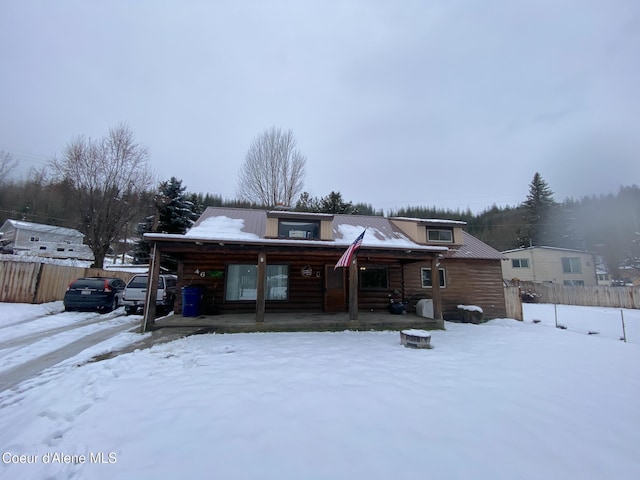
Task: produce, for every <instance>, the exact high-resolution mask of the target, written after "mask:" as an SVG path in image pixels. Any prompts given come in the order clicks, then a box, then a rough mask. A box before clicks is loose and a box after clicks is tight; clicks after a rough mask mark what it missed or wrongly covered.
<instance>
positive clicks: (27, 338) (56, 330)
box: [0, 314, 122, 350]
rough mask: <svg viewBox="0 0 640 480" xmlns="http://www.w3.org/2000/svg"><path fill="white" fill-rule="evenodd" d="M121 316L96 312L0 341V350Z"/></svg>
mask: <svg viewBox="0 0 640 480" xmlns="http://www.w3.org/2000/svg"><path fill="white" fill-rule="evenodd" d="M121 316H122V314H121V315H116V316H108V317H106V318H105V316H104V315H101V314H96V315H95V316H92V317H90V318H87V319H86V320H80V321H79V322H75V323H70V324H67V325H62V326H60V327H55V328H50V329H47V330H42V331H41V332H38V333H28V334H26V335H23V336H21V337H16V338H12V339H10V340H7V341H4V342H0V350H4V349H6V348H13V347H21V346H23V345H28V344H31V343H35V342H37V341H38V340H42V339H43V338H46V337H50V336H53V335H57V334H58V333H63V332H67V331H70V330H75V329H76V328H81V327H86V326H88V325H93V324H97V323H101V322H107V321H110V320H113V319H114V318H117V317H121ZM47 317H49V316H47ZM41 318H44V317H41Z"/></svg>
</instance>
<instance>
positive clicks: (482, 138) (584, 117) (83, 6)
mask: <svg viewBox="0 0 640 480" xmlns="http://www.w3.org/2000/svg"><path fill="white" fill-rule="evenodd" d="M0 68H1V69H2V70H1V72H2V73H1V74H0V150H5V151H8V152H10V153H12V154H13V155H14V156H15V158H17V159H19V160H20V168H21V171H22V172H24V171H26V170H28V168H30V167H42V166H43V165H44V164H45V163H46V162H47V160H48V159H50V158H52V157H53V156H55V155H57V156H60V154H61V153H62V152H63V150H64V147H65V145H66V144H67V143H68V142H69V141H71V140H72V139H74V138H75V137H76V136H78V135H85V136H87V137H91V138H100V137H103V136H105V135H106V134H107V133H108V130H109V127H111V126H114V125H116V124H118V123H119V122H127V123H128V124H129V127H130V128H131V130H132V131H133V132H134V134H135V136H136V139H137V140H138V141H139V142H140V143H141V144H143V145H145V146H147V147H148V148H149V150H150V152H151V164H152V167H153V169H154V170H155V172H156V174H157V176H158V179H159V180H166V179H168V178H170V177H171V176H176V177H178V178H180V179H182V180H183V185H185V186H186V187H187V189H188V190H189V191H193V192H203V193H204V192H209V193H215V194H221V195H222V196H223V197H225V198H234V197H235V192H236V186H237V176H238V172H239V169H240V167H241V165H242V163H243V161H244V157H245V154H246V152H247V150H248V148H249V145H250V144H251V142H252V140H253V139H254V138H255V137H256V136H257V135H259V134H260V133H262V132H263V131H264V130H266V129H268V128H270V127H271V126H277V127H281V128H283V129H285V130H288V129H291V130H292V131H293V132H294V135H295V137H296V139H297V141H298V147H299V149H300V150H301V151H302V153H304V154H305V155H306V157H307V168H306V180H305V190H307V191H308V192H310V193H311V194H312V195H314V196H325V195H327V194H328V193H329V192H331V191H332V190H333V191H339V192H341V193H342V195H343V197H344V198H345V199H346V200H350V201H353V202H365V203H370V204H372V205H373V206H374V207H375V208H378V209H384V210H385V212H386V211H388V209H392V208H399V207H404V206H408V205H413V206H418V205H429V206H437V207H442V208H453V209H456V208H460V209H466V208H467V207H469V208H471V209H472V210H473V211H474V212H477V211H480V210H483V209H484V208H487V207H489V206H491V205H492V204H494V203H495V204H498V205H500V206H502V205H516V204H518V203H520V202H522V201H523V200H524V199H525V197H526V194H527V192H528V186H529V183H530V181H531V179H532V178H533V175H534V173H535V172H536V171H539V172H540V174H541V175H542V177H543V179H545V180H546V181H547V183H548V184H549V186H550V187H551V189H552V190H553V191H554V192H555V194H556V195H555V197H556V200H563V199H564V198H566V197H569V196H573V197H576V198H578V197H581V196H583V195H589V194H599V193H609V192H616V191H617V190H618V188H619V187H620V186H621V185H632V184H640V2H638V0H602V1H600V0H575V1H573V0H536V1H516V0H493V1H491V0H483V1H477V0H430V1H426V0H420V1H409V0H403V1H391V0H389V1H376V0H361V1H358V0H353V1H330V0H319V1H303V0H298V1H274V0H264V1H240V0H238V1H217V2H216V1H155V0H147V1H109V2H102V1H100V2H99V1H86V0H78V1H67V0H57V1H32V0H2V1H1V2H0Z"/></svg>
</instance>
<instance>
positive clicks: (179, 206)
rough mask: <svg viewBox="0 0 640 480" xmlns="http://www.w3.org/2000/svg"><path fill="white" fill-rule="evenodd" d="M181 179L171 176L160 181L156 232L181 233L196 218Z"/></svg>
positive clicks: (193, 206) (194, 207)
mask: <svg viewBox="0 0 640 480" xmlns="http://www.w3.org/2000/svg"><path fill="white" fill-rule="evenodd" d="M185 190H186V187H183V186H182V180H178V179H177V178H176V177H171V179H170V180H168V181H165V182H162V183H160V188H159V198H158V201H157V202H156V205H157V207H158V229H157V231H158V232H161V233H177V234H183V233H185V232H186V231H187V230H188V229H189V228H191V225H193V222H195V221H196V219H197V218H198V214H197V212H196V206H195V205H194V204H193V202H192V201H190V200H189V198H188V197H187V195H186V194H185Z"/></svg>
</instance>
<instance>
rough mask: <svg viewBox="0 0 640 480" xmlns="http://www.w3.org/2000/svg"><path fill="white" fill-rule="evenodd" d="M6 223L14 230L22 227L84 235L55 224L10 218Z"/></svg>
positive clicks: (69, 234) (44, 231)
mask: <svg viewBox="0 0 640 480" xmlns="http://www.w3.org/2000/svg"><path fill="white" fill-rule="evenodd" d="M6 223H8V224H9V225H11V226H12V227H13V228H15V229H16V230H18V229H24V230H31V231H33V232H41V233H55V234H57V235H67V236H73V237H78V236H80V237H84V235H83V234H82V233H80V232H79V231H78V230H75V229H73V228H66V227H58V226H55V225H45V224H42V223H33V222H24V221H22V220H12V219H9V220H7V222H6Z"/></svg>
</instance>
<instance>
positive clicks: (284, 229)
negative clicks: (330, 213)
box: [278, 219, 320, 240]
mask: <svg viewBox="0 0 640 480" xmlns="http://www.w3.org/2000/svg"><path fill="white" fill-rule="evenodd" d="M278 237H279V238H297V239H305V240H319V239H320V221H319V220H317V221H316V220H288V219H280V220H279V221H278Z"/></svg>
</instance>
